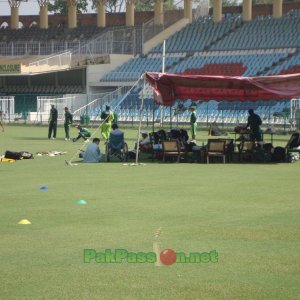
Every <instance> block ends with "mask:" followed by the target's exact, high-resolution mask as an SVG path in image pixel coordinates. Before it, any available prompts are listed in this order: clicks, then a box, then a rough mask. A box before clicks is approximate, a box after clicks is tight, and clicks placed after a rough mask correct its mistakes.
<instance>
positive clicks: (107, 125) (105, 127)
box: [101, 105, 114, 140]
mask: <svg viewBox="0 0 300 300" xmlns="http://www.w3.org/2000/svg"><path fill="white" fill-rule="evenodd" d="M101 119H102V120H103V121H104V122H103V124H102V125H101V135H102V137H103V139H105V140H108V138H109V134H110V131H111V125H112V123H113V121H114V113H113V112H112V111H111V110H110V106H109V105H106V106H105V112H103V113H102V114H101Z"/></svg>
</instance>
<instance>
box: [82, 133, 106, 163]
mask: <svg viewBox="0 0 300 300" xmlns="http://www.w3.org/2000/svg"><path fill="white" fill-rule="evenodd" d="M99 143H100V139H98V138H94V139H93V143H91V144H89V145H88V146H87V148H86V150H85V151H84V152H83V153H82V154H81V155H82V158H83V162H86V163H98V162H100V161H101V160H102V154H101V152H100V149H99Z"/></svg>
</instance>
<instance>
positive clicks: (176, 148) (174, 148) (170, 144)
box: [162, 140, 185, 162]
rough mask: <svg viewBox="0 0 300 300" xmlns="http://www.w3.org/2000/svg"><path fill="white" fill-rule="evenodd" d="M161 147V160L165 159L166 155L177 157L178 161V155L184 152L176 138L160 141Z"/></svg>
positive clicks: (178, 160)
mask: <svg viewBox="0 0 300 300" xmlns="http://www.w3.org/2000/svg"><path fill="white" fill-rule="evenodd" d="M162 147H163V161H164V162H165V161H166V157H167V156H171V157H177V162H180V157H181V155H182V154H185V152H183V151H181V147H180V143H179V142H178V140H171V141H162Z"/></svg>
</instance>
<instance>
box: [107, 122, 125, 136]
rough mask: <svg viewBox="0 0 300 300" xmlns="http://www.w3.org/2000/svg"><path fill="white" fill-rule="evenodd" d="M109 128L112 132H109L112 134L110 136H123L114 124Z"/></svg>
mask: <svg viewBox="0 0 300 300" xmlns="http://www.w3.org/2000/svg"><path fill="white" fill-rule="evenodd" d="M111 128H112V131H111V132H110V134H112V135H120V134H123V131H122V130H120V129H119V127H118V125H117V124H116V123H114V124H112V126H111Z"/></svg>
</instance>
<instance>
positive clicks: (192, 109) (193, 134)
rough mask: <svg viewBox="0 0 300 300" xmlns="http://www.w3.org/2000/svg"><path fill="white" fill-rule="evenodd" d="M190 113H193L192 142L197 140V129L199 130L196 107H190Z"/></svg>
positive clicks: (191, 122)
mask: <svg viewBox="0 0 300 300" xmlns="http://www.w3.org/2000/svg"><path fill="white" fill-rule="evenodd" d="M189 111H190V112H191V117H190V124H191V134H192V140H195V139H196V129H197V116H196V108H195V106H190V108H189Z"/></svg>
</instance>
